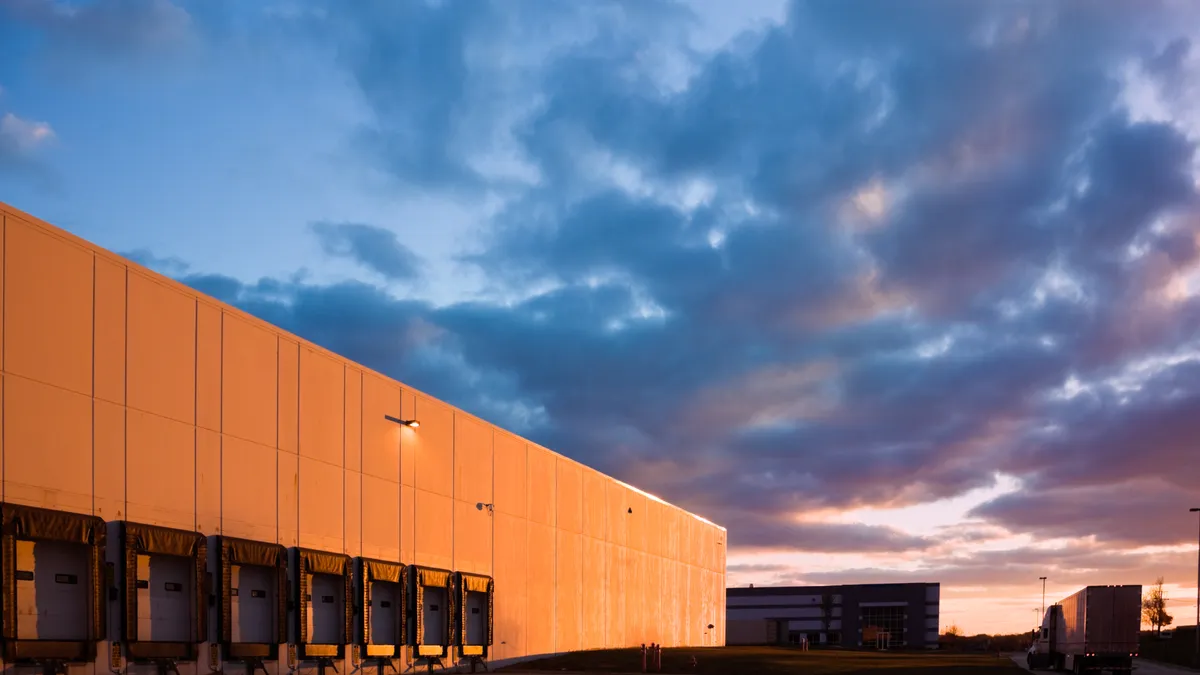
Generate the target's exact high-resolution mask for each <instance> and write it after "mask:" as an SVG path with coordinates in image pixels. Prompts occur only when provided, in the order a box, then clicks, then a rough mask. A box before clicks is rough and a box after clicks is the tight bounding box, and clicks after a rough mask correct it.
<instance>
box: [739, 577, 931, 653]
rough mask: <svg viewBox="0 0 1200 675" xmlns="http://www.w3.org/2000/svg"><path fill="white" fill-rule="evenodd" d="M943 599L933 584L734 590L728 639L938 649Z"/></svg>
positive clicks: (762, 642)
mask: <svg viewBox="0 0 1200 675" xmlns="http://www.w3.org/2000/svg"><path fill="white" fill-rule="evenodd" d="M940 596H941V590H940V586H939V585H938V584H933V583H918V584H860V585H854V586H792V587H760V588H755V587H753V586H751V587H749V588H730V589H729V590H727V591H726V610H725V611H726V632H725V640H726V643H727V644H731V645H736V644H740V645H755V644H759V645H761V644H800V643H802V642H804V641H807V643H808V644H809V645H810V646H822V645H824V646H831V647H882V648H889V649H898V648H906V649H936V648H937V645H938V604H939V600H940Z"/></svg>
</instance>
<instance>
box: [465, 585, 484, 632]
mask: <svg viewBox="0 0 1200 675" xmlns="http://www.w3.org/2000/svg"><path fill="white" fill-rule="evenodd" d="M487 603H488V597H487V593H476V592H471V591H468V592H467V611H466V619H467V624H466V626H464V627H463V630H464V631H466V634H465V635H463V644H464V645H486V644H487V617H488V606H487Z"/></svg>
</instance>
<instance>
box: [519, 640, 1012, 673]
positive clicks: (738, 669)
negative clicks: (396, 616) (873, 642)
mask: <svg viewBox="0 0 1200 675" xmlns="http://www.w3.org/2000/svg"><path fill="white" fill-rule="evenodd" d="M692 656H695V657H696V666H695V667H692V665H691V660H692ZM641 668H642V657H641V650H639V649H613V650H603V651H591V652H577V653H574V654H564V655H562V656H552V657H549V658H545V659H541V660H538V661H531V662H527V663H522V664H519V665H516V666H512V667H510V668H503V669H501V672H531V671H539V672H541V671H559V672H562V671H567V672H588V673H638V672H641ZM662 672H663V673H699V674H700V675H718V674H719V675H775V674H777V673H778V674H780V675H782V674H783V673H803V674H804V675H824V674H825V673H830V674H833V673H837V674H838V675H860V674H861V675H867V674H868V673H879V674H881V675H924V674H927V673H928V674H930V675H1014V673H1019V672H1022V670H1021V668H1019V667H1018V666H1016V665H1015V664H1014V663H1013V662H1012V660H1011V659H1009V658H1008V657H1003V658H997V656H996V655H995V654H945V653H938V652H929V653H903V652H857V651H842V650H812V651H807V652H802V651H799V650H795V649H788V648H785V647H707V648H697V649H664V650H663V656H662Z"/></svg>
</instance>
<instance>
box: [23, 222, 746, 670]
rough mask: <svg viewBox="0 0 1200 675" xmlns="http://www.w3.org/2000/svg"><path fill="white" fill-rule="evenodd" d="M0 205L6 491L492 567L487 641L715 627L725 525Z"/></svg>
mask: <svg viewBox="0 0 1200 675" xmlns="http://www.w3.org/2000/svg"><path fill="white" fill-rule="evenodd" d="M0 215H2V216H3V221H2V227H3V231H2V233H3V237H0V260H2V261H3V274H2V275H0V303H2V316H3V321H2V326H0V344H2V346H3V348H2V349H0V392H2V397H3V399H2V400H3V416H2V424H3V430H2V431H3V433H2V434H0V439H2V442H0V458H2V460H3V462H2V466H3V500H4V501H6V502H9V503H14V504H23V505H32V506H41V507H48V508H55V509H60V510H66V511H73V512H78V513H84V514H93V515H96V516H99V517H101V518H103V519H105V520H108V521H117V520H131V521H135V522H140V523H146V524H151V525H161V526H167V527H173V528H183V529H188V530H192V529H194V530H196V531H198V532H202V533H205V534H210V535H211V534H225V535H227V536H232V537H242V538H247V539H255V540H260V541H265V542H277V543H279V544H282V545H284V546H288V547H292V546H301V547H306V548H312V549H319V550H323V551H331V552H337V553H344V554H346V555H349V556H360V555H362V556H367V557H371V558H378V559H383V560H389V561H399V562H403V563H406V564H409V563H411V564H417V565H423V566H430V567H438V568H445V569H451V570H457V571H464V572H471V573H477V574H483V575H488V576H492V577H494V579H495V622H496V623H495V629H496V633H495V643H494V646H493V649H492V658H493V659H509V658H513V657H518V656H523V655H533V654H548V653H555V652H564V651H570V650H579V649H593V648H602V647H617V646H623V645H636V644H641V643H650V642H657V643H661V644H665V645H668V646H670V645H702V644H709V645H712V644H720V643H722V642H723V641H724V634H725V631H724V625H723V617H724V611H725V594H724V589H725V531H724V529H723V528H720V527H717V526H715V525H712V524H710V523H708V522H706V521H703V520H701V519H698V518H697V517H695V516H693V515H691V514H689V513H687V512H685V511H683V510H681V509H679V508H676V507H674V506H671V505H668V504H665V503H663V502H661V501H659V500H657V499H655V498H653V497H650V496H648V495H645V494H643V493H641V492H640V491H638V490H636V489H632V488H630V487H629V486H626V485H624V484H623V483H620V482H619V481H616V480H614V479H612V478H609V477H607V476H605V475H602V474H600V473H598V472H596V471H593V470H591V469H589V468H588V467H585V466H582V465H580V464H578V463H576V462H574V461H572V460H569V459H567V458H565V457H562V456H560V455H557V454H555V453H553V452H551V451H549V450H546V449H544V448H542V447H539V446H537V445H534V444H532V443H530V442H527V441H525V440H524V439H522V438H519V437H517V436H515V435H513V434H510V433H508V432H506V431H504V430H503V429H499V428H497V427H494V426H492V425H490V424H487V423H486V422H483V421H481V420H479V419H477V418H475V417H473V416H471V415H468V414H466V413H464V412H462V411H460V410H456V409H455V408H453V407H451V406H449V405H446V404H445V403H442V402H440V401H437V400H434V399H432V398H430V397H427V396H425V395H423V394H421V393H420V392H418V391H414V390H412V389H410V388H408V387H406V386H404V385H403V384H401V383H399V382H396V381H393V380H391V379H388V378H386V377H383V376H381V375H379V374H377V373H374V372H371V371H369V370H367V369H366V368H364V367H362V366H360V365H358V364H355V363H352V362H349V361H347V360H345V359H343V358H340V357H338V356H337V355H335V354H332V353H330V352H328V351H325V350H323V349H321V348H319V347H316V346H315V345H312V344H310V343H307V342H305V341H303V340H301V339H299V338H297V337H295V336H293V335H290V334H288V333H285V332H283V331H282V330H279V329H277V328H275V327H273V326H271V325H269V324H266V323H264V322H262V321H259V320H257V319H255V318H252V317H250V316H249V315H247V314H245V313H243V312H241V311H239V310H236V309H234V308H231V307H229V306H227V305H223V304H222V303H220V302H217V301H216V300H213V299H212V298H209V297H206V296H203V295H201V294H199V293H196V292H195V291H192V290H190V289H188V288H186V287H184V286H182V285H180V284H178V283H175V282H173V281H171V280H168V279H166V278H164V277H162V276H160V275H158V274H155V273H153V272H150V271H148V270H146V269H144V268H142V267H140V266H138V265H136V264H134V263H132V262H129V261H127V260H125V259H123V258H120V257H118V256H116V255H114V254H112V253H109V252H107V251H104V250H101V249H99V248H97V247H95V246H92V245H90V244H88V243H87V242H85V241H82V240H80V239H78V238H76V237H74V236H72V235H69V234H67V233H65V232H63V231H61V230H59V229H57V228H54V227H52V226H50V225H47V224H45V223H42V222H40V221H38V220H36V219H34V218H33V217H31V216H29V215H26V214H23V213H21V212H19V211H16V210H15V209H12V208H11V207H8V206H6V205H4V204H0ZM385 415H390V416H393V417H396V418H399V419H413V418H415V419H419V420H420V428H419V429H411V428H408V427H403V426H400V425H397V424H394V423H392V422H389V421H387V420H386V419H385ZM480 503H483V504H494V510H491V509H488V508H483V509H480V508H477V505H478V504H480ZM111 623H112V622H110V624H111ZM710 624H711V625H712V626H713V628H712V629H709V628H708V626H709V625H710ZM116 630H117V626H114V625H110V626H109V629H108V632H109V635H110V637H112V636H114V635H115V632H114V631H116ZM201 653H206V652H203V651H202V652H201ZM100 654H101V657H100V662H99V664H98V665H93V666H90V667H88V668H87V669H86V670H87V672H93V671H94V672H97V673H99V672H102V670H101V669H102V668H105V667H107V663H106V661H105V654H106V649H105V645H101V650H100ZM346 665H347V664H345V663H343V664H340V666H339V669H340V670H341V672H343V673H345V672H349V670H350V669H349V668H346V667H345V666H346ZM267 667H268V669H269V670H270V672H271V673H277V672H284V671H286V665H285V664H284V662H283V661H282V660H281V661H280V662H276V663H268V664H267ZM180 671H181V673H182V675H192V673H202V672H206V671H207V663H206V662H205V660H204V659H201V661H200V663H199V665H197V664H181V665H180ZM189 671H190V672H189ZM72 672H84V670H83V669H80V668H72Z"/></svg>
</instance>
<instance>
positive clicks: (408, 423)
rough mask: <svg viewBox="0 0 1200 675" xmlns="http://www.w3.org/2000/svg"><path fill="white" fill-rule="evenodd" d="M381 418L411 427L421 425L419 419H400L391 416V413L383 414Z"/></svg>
mask: <svg viewBox="0 0 1200 675" xmlns="http://www.w3.org/2000/svg"><path fill="white" fill-rule="evenodd" d="M383 419H385V420H387V421H389V422H395V423H396V424H399V425H401V426H405V427H412V428H413V429H416V428H417V427H419V426H421V422H420V420H402V419H400V418H399V417H392V416H391V415H384V416H383Z"/></svg>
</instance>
